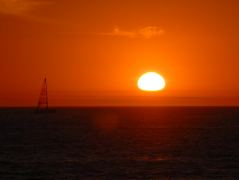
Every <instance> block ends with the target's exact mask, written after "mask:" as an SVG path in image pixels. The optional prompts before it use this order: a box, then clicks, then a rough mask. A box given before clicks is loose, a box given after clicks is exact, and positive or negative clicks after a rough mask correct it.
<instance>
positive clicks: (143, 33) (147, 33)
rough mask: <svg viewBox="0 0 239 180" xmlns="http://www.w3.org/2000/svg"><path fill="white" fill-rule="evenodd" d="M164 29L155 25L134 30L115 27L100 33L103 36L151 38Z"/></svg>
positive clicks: (158, 34) (159, 34) (161, 32)
mask: <svg viewBox="0 0 239 180" xmlns="http://www.w3.org/2000/svg"><path fill="white" fill-rule="evenodd" d="M164 33H165V31H164V30H163V29H161V28H159V27H157V26H147V27H145V28H142V29H139V30H136V31H126V30H121V29H119V28H118V27H115V28H114V29H113V31H112V32H108V33H100V35H105V36H122V37H127V38H144V39H151V38H155V37H159V36H161V35H163V34H164Z"/></svg>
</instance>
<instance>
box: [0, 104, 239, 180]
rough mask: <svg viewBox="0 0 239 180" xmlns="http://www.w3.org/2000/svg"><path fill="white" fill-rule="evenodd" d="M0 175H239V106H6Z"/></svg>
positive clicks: (54, 178) (1, 116)
mask: <svg viewBox="0 0 239 180" xmlns="http://www.w3.org/2000/svg"><path fill="white" fill-rule="evenodd" d="M0 179H1V180H8V179H9V180H12V179H13V180H15V179H17V180H18V179H19V180H22V179H24V180H25V179H39V180H40V179H49V180H71V179H73V180H75V179H239V108H236V107H235V108H233V107H119V108H118V107H110V108H107V107H101V108H100V107H99V108H93V107H92V108H57V109H56V112H55V113H49V114H36V113H34V109H31V108H2V109H0Z"/></svg>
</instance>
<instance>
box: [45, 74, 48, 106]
mask: <svg viewBox="0 0 239 180" xmlns="http://www.w3.org/2000/svg"><path fill="white" fill-rule="evenodd" d="M44 81H45V90H46V91H45V93H46V109H48V93H47V80H46V77H45V80H44Z"/></svg>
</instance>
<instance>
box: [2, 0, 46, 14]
mask: <svg viewBox="0 0 239 180" xmlns="http://www.w3.org/2000/svg"><path fill="white" fill-rule="evenodd" d="M43 4H45V3H43V2H42V1H39V0H0V13H2V14H10V15H24V14H27V13H29V12H31V11H33V10H34V9H36V8H37V7H38V6H40V5H43Z"/></svg>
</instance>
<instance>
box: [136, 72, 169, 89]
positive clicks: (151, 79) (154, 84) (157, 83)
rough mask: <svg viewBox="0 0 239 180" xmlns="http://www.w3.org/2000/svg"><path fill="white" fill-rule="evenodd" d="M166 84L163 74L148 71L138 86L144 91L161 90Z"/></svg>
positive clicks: (140, 79)
mask: <svg viewBox="0 0 239 180" xmlns="http://www.w3.org/2000/svg"><path fill="white" fill-rule="evenodd" d="M165 86H166V82H165V80H164V78H163V76H161V75H160V74H158V73H156V72H147V73H145V74H143V75H142V76H141V77H140V78H139V80H138V88H139V89H140V90H142V91H161V90H163V89H164V88H165Z"/></svg>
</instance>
